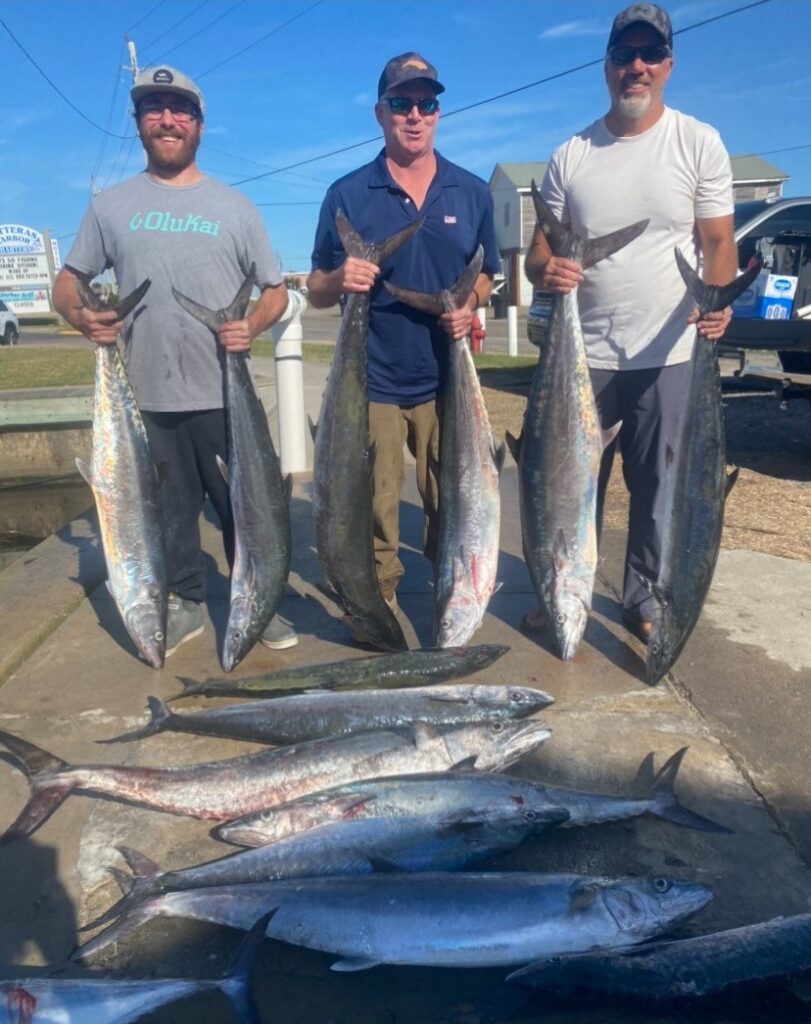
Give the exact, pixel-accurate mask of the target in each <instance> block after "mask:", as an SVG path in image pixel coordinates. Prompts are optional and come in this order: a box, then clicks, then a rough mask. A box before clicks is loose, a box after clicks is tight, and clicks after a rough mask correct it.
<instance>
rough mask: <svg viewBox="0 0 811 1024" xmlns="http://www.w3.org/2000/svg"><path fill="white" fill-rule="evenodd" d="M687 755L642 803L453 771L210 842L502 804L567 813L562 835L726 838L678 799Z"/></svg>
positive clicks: (360, 785)
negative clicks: (644, 831)
mask: <svg viewBox="0 0 811 1024" xmlns="http://www.w3.org/2000/svg"><path fill="white" fill-rule="evenodd" d="M686 751H687V748H686V747H682V749H681V750H678V751H677V752H676V753H675V754H674V755H673V756H672V757H670V758H668V760H667V761H666V762H665V764H664V765H663V766H662V767H661V768H660V770H659V771H658V772H657V774H656V775H655V776H654V777H653V780H652V781H651V782H650V785H649V788H648V791H647V793H645V794H644V795H643V796H639V797H617V796H605V795H603V794H600V793H582V792H579V791H578V790H573V789H563V788H561V787H559V786H547V785H544V784H542V783H539V782H532V781H530V780H528V779H519V778H516V777H515V776H513V775H495V774H490V773H485V772H478V771H476V772H465V771H453V770H452V771H449V772H443V773H441V774H440V773H436V774H427V775H408V776H392V777H389V778H385V779H365V780H361V781H359V782H353V783H349V784H347V785H344V786H333V787H332V788H330V789H326V790H323V791H320V792H317V793H312V794H310V795H309V796H305V797H299V798H298V799H297V800H293V801H291V802H289V803H286V804H278V805H276V806H275V807H271V808H267V809H266V810H264V811H259V812H258V813H257V814H251V815H248V816H247V817H245V818H239V819H236V820H235V821H228V822H226V823H225V824H224V825H218V826H217V827H216V828H215V829H214V830H213V835H215V836H216V838H217V839H222V840H224V841H225V842H227V843H234V844H236V845H237V846H261V845H262V844H263V843H272V842H276V841H277V840H279V839H282V838H284V837H285V836H289V835H293V834H295V833H300V832H306V831H307V830H308V829H311V828H317V827H318V826H319V825H322V824H323V823H324V822H327V821H343V820H351V819H357V818H370V817H386V818H388V817H396V816H397V815H410V814H417V813H429V812H430V813H433V814H440V813H445V814H450V813H458V812H459V811H460V810H461V809H463V808H464V809H467V810H468V811H469V812H470V813H471V814H476V815H484V814H486V813H487V810H488V809H489V808H491V807H499V806H501V805H502V803H503V802H504V801H512V802H513V803H515V804H516V805H517V806H519V807H524V808H526V809H528V810H532V811H535V812H536V813H539V814H541V813H543V812H544V810H547V809H549V808H554V807H562V808H565V810H566V811H567V812H568V818H567V820H566V821H564V822H562V823H561V827H562V828H572V827H574V826H576V825H594V824H599V823H601V822H605V821H620V820H624V819H626V818H634V817H637V816H638V815H641V814H651V815H653V816H654V817H657V818H661V819H664V820H665V821H670V822H673V823H674V824H676V825H682V826H684V827H686V828H694V829H698V830H699V831H702V832H716V833H725V832H729V831H730V830H729V829H727V828H725V827H724V826H723V825H718V824H716V823H715V822H714V821H711V820H710V819H709V818H704V817H702V816H701V815H700V814H696V813H694V812H693V811H691V810H688V808H686V807H683V806H682V804H680V803H679V801H678V799H677V798H676V794H675V791H674V785H675V781H676V775H677V773H678V770H679V767H680V766H681V762H682V760H683V758H684V754H685V753H686ZM649 759H652V755H648V757H646V758H645V760H644V761H643V762H642V766H641V768H640V772H639V775H640V776H643V775H647V767H648V762H649Z"/></svg>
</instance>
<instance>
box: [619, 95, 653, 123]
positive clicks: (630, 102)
mask: <svg viewBox="0 0 811 1024" xmlns="http://www.w3.org/2000/svg"><path fill="white" fill-rule="evenodd" d="M650 105H651V94H650V93H649V92H646V93H645V94H644V95H642V96H620V98H619V100H618V101H617V108H618V109H619V112H620V113H621V114H622V116H623V117H627V118H628V119H629V120H630V121H637V120H638V119H639V118H640V117H643V116H644V115H645V114H647V112H648V110H649V109H650Z"/></svg>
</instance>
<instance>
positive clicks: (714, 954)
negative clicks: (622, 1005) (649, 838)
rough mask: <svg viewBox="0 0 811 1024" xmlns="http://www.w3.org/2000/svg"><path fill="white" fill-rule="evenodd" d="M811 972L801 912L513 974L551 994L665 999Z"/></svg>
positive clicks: (810, 930)
mask: <svg viewBox="0 0 811 1024" xmlns="http://www.w3.org/2000/svg"><path fill="white" fill-rule="evenodd" d="M809 969H811V914H798V915H797V916H796V917H776V918H774V919H773V920H771V921H763V922H762V923H759V924H750V925H745V926H744V927H742V928H732V929H730V930H729V931H723V932H714V933H712V934H710V935H696V936H692V937H691V938H688V939H673V940H671V941H669V942H663V941H660V942H652V943H648V944H646V945H644V946H639V947H633V948H631V949H628V950H614V951H610V952H594V953H582V954H577V955H574V956H567V957H562V958H560V959H552V960H548V961H545V962H544V963H541V964H537V965H534V964H531V965H530V966H529V967H526V968H525V969H524V970H523V971H520V972H518V973H517V974H515V975H513V978H514V979H515V980H516V981H519V982H520V983H521V984H522V985H530V986H532V987H533V988H543V989H547V990H549V991H552V990H556V989H560V990H567V991H568V990H569V989H573V988H576V989H578V990H586V991H593V992H595V993H601V994H605V995H612V996H630V997H635V998H639V999H644V1000H646V1001H648V1000H650V1001H654V1002H660V1001H667V1000H670V999H684V998H691V997H692V998H695V997H700V996H706V995H710V994H712V993H715V992H721V991H723V990H724V989H726V988H727V987H728V986H730V985H735V984H742V983H746V982H753V981H763V980H765V979H767V978H780V977H785V976H787V975H789V974H794V973H797V972H799V971H807V970H809ZM511 980H512V979H511Z"/></svg>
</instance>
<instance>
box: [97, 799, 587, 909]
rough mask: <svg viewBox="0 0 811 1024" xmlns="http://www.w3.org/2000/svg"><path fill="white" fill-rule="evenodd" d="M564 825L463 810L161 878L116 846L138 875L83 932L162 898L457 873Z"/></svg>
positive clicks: (551, 813) (530, 814)
mask: <svg viewBox="0 0 811 1024" xmlns="http://www.w3.org/2000/svg"><path fill="white" fill-rule="evenodd" d="M567 818H568V814H567V812H566V811H564V810H563V809H562V808H560V807H551V806H549V807H546V808H544V809H543V810H540V811H535V810H533V809H531V808H525V807H521V806H520V805H517V804H515V803H513V804H512V805H510V804H508V803H507V802H506V801H503V802H502V803H501V804H500V805H499V806H495V805H494V806H492V807H490V808H488V809H487V811H486V812H485V813H483V814H479V815H477V814H473V813H470V812H468V811H467V810H465V809H461V810H460V811H457V812H455V813H451V814H444V813H440V814H427V813H426V814H414V815H411V816H409V817H406V816H401V817H397V818H366V819H360V820H357V821H351V820H350V821H331V822H328V823H326V824H324V825H320V826H319V827H318V828H315V829H311V830H310V831H309V832H303V833H301V834H300V835H294V836H288V837H287V838H286V839H281V840H279V842H277V843H267V844H265V845H264V846H260V847H258V848H257V849H252V850H242V851H241V852H239V853H234V854H231V855H229V856H226V857H220V858H219V859H218V860H213V861H208V862H207V863H205V864H195V865H194V866H193V867H188V868H183V869H181V870H178V871H161V870H160V868H159V867H158V865H157V864H155V863H154V862H153V861H151V860H150V859H149V858H148V857H145V856H144V855H143V854H142V853H140V852H139V851H137V850H133V849H132V848H131V847H127V846H119V847H118V850H119V852H120V853H121V855H122V856H123V857H124V859H125V860H126V861H127V863H128V864H129V866H130V868H131V869H132V871H133V875H132V876H125V875H123V874H122V873H121V872H118V871H117V870H116V871H114V874H115V876H116V878H118V879H119V880H120V882H121V887H122V889H123V890H124V893H125V895H124V897H123V899H121V900H119V901H118V903H116V904H115V905H114V906H112V907H111V908H110V909H109V910H107V911H106V912H105V913H104V914H102V915H101V916H100V917H99V918H97V919H96V920H95V921H93V922H92V923H91V924H88V925H87V926H86V928H95V927H97V926H98V925H100V924H106V923H107V922H108V921H111V920H113V919H114V918H116V917H119V916H120V915H121V914H122V913H126V912H127V911H128V910H130V909H131V908H132V907H133V906H135V905H137V904H138V903H141V902H143V901H144V900H145V899H149V898H151V897H154V896H157V895H159V894H160V893H162V892H170V891H171V892H179V891H180V890H185V889H200V888H202V887H204V886H215V885H216V886H226V885H228V886H230V885H244V884H248V883H252V882H270V881H273V880H275V879H284V878H325V877H327V876H328V875H357V874H370V873H371V872H373V871H375V870H381V869H382V870H386V871H413V872H421V871H452V870H454V869H456V868H463V867H468V866H469V865H471V864H475V863H477V862H478V861H482V860H485V859H486V858H488V857H492V856H495V855H496V854H499V853H506V852H507V851H509V850H512V849H513V848H514V847H516V846H518V845H519V844H520V843H522V842H523V841H524V840H525V839H529V838H530V837H533V836H538V835H540V834H541V833H542V832H545V831H546V830H547V829H550V828H554V827H555V826H556V825H560V824H561V822H564V821H566V819H567ZM111 870H113V869H111Z"/></svg>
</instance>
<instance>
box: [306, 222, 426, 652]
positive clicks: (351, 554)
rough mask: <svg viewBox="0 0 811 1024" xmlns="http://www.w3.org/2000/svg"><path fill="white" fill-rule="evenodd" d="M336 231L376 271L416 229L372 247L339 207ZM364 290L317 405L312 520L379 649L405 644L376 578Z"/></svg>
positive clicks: (341, 586)
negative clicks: (356, 230)
mask: <svg viewBox="0 0 811 1024" xmlns="http://www.w3.org/2000/svg"><path fill="white" fill-rule="evenodd" d="M335 226H336V227H337V229H338V234H339V236H340V238H341V242H342V244H343V247H344V249H345V250H346V252H347V254H348V255H349V256H355V257H357V258H359V259H363V260H368V261H369V262H370V263H374V264H376V265H377V266H379V267H382V266H383V265H384V264H385V262H386V260H387V259H388V258H389V256H391V255H392V253H394V252H395V251H396V250H397V249H399V248H400V246H401V245H403V244H404V243H405V242H407V241H408V239H409V238H411V236H412V235H413V234H415V233H416V232H417V231H418V230H419V228H420V227H421V226H422V219H420V220H417V221H415V222H414V223H413V224H409V225H408V227H406V228H404V229H403V230H402V231H399V232H398V233H397V234H396V235H392V236H391V238H387V239H386V240H385V241H384V242H380V243H379V244H378V245H372V244H371V243H366V242H364V241H363V239H361V238H360V236H359V235H358V234H357V233H356V232H355V231H354V230H353V228H352V226H351V224H350V223H349V221H348V220H347V219H346V217H345V216H344V215H343V213H342V212H341V211H340V210H339V211H338V212H337V213H336V215H335ZM370 302H371V298H370V295H369V293H368V292H365V293H352V294H348V295H346V296H345V302H344V309H343V316H342V318H341V329H340V331H339V333H338V340H337V341H336V343H335V355H334V356H333V359H332V367H331V368H330V372H329V378H328V380H327V387H326V390H325V391H324V399H323V402H322V404H321V413H320V416H319V418H318V428H317V431H316V432H315V435H314V438H315V446H314V451H313V522H314V525H315V544H316V548H317V549H318V558H319V560H320V562H321V568H322V570H323V572H324V578H325V579H326V582H327V585H328V587H330V588H331V590H332V592H333V593H334V594H335V596H336V599H337V601H338V603H339V604H340V606H341V608H342V609H343V611H344V612H345V613H346V614H347V615H349V616H351V618H352V620H353V622H354V623H355V626H356V628H357V629H358V630H359V631H360V632H361V633H362V634H363V636H364V637H365V638H366V639H368V641H369V643H371V644H373V645H374V646H375V647H379V648H381V649H382V650H384V651H404V650H406V648H407V647H408V644H407V643H406V639H405V637H404V636H403V631H402V629H401V628H400V624H399V622H398V621H397V618H396V616H395V614H394V612H393V611H392V610H391V608H390V607H389V606H388V605H387V604H386V602H385V600H384V599H383V595H382V594H381V592H380V587H379V585H378V582H377V576H376V574H375V560H374V545H373V537H374V529H373V517H372V460H373V459H374V452H373V451H372V450H371V449H370V446H369V395H368V389H367V377H366V346H367V335H368V331H369V305H370Z"/></svg>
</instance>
